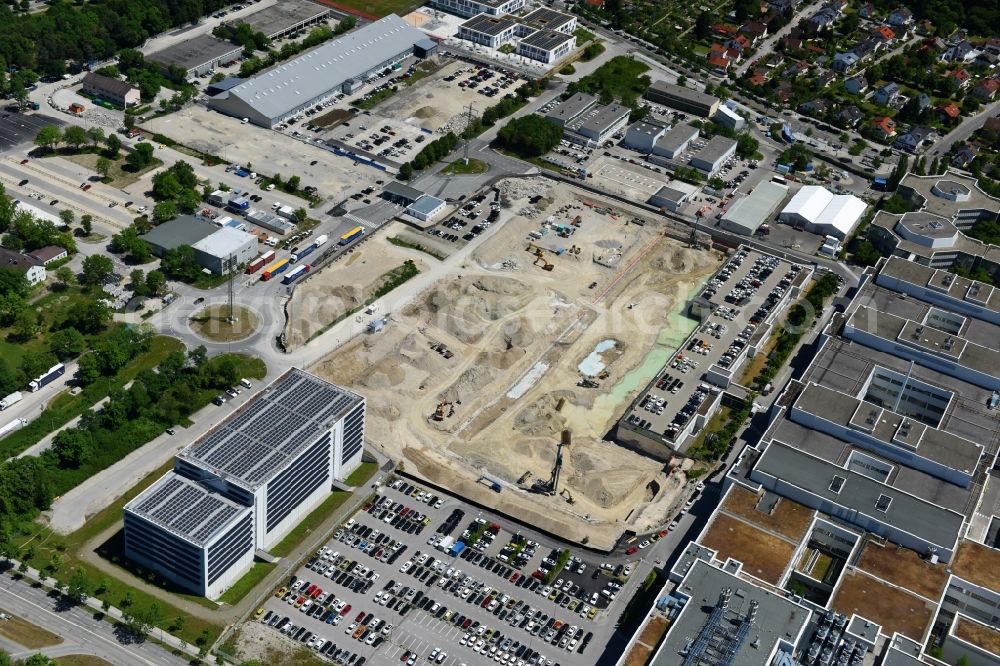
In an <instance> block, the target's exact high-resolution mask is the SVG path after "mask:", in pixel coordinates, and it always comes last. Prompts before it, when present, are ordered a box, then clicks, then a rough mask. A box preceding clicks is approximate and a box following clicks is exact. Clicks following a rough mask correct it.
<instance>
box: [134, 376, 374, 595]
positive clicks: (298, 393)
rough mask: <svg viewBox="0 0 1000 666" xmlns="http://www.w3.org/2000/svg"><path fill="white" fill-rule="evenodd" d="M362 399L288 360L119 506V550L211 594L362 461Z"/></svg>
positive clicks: (230, 581)
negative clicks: (121, 527)
mask: <svg viewBox="0 0 1000 666" xmlns="http://www.w3.org/2000/svg"><path fill="white" fill-rule="evenodd" d="M364 426H365V400H364V398H362V397H361V396H359V395H357V394H354V393H351V392H350V391H347V390H345V389H342V388H340V387H338V386H335V385H333V384H330V383H329V382H326V381H323V380H321V379H319V378H317V377H314V376H313V375H311V374H309V373H307V372H304V371H302V370H299V369H297V368H293V369H291V370H289V371H288V372H286V373H285V374H284V375H282V376H281V377H280V378H278V379H277V380H275V381H274V383H273V384H271V385H270V386H268V387H267V388H265V389H264V390H263V391H261V392H260V393H259V394H257V395H256V396H254V397H253V398H252V399H251V400H249V401H247V403H246V404H244V405H243V406H242V407H240V408H239V409H238V410H236V411H235V412H234V413H233V414H231V415H230V416H229V417H228V418H226V419H225V420H224V421H222V423H220V424H219V425H218V426H216V427H215V428H213V429H212V430H210V431H209V432H207V433H205V434H204V435H203V436H202V437H200V438H199V439H198V440H197V441H195V442H194V443H193V444H191V445H190V446H188V447H187V448H185V449H184V450H183V451H181V452H180V453H179V454H177V456H176V458H175V460H174V469H173V471H171V472H169V473H168V474H166V475H165V476H164V477H163V478H162V479H160V480H159V481H157V482H156V483H154V484H153V485H152V486H150V487H149V488H148V489H147V490H146V491H144V492H143V493H142V494H140V495H139V496H138V497H136V498H135V499H134V500H132V501H131V502H129V503H128V504H127V505H126V506H125V555H126V557H128V558H129V559H131V560H133V561H135V562H137V563H138V564H141V565H143V566H145V567H147V568H149V569H152V570H154V571H156V572H158V573H160V574H161V575H163V576H165V577H167V578H169V579H170V580H172V581H174V582H175V583H177V584H178V585H180V586H182V587H184V588H185V589H189V590H191V591H193V592H195V593H197V594H202V595H204V596H206V597H209V598H216V597H218V596H219V595H221V594H222V593H223V592H225V591H226V590H227V589H228V588H229V587H230V586H231V585H232V584H233V583H235V582H236V581H237V580H239V578H240V576H242V575H243V574H244V573H246V571H247V570H248V569H249V568H250V566H251V565H252V563H253V558H254V552H255V551H256V550H258V549H260V550H265V551H266V550H267V549H268V548H271V547H272V546H274V545H275V544H276V543H277V542H278V541H280V540H281V538H282V537H284V536H285V535H286V534H287V533H288V532H289V531H290V530H291V529H292V528H293V527H294V526H295V525H296V524H298V522H299V521H300V520H301V519H302V518H303V517H305V516H306V515H307V514H308V513H309V512H310V511H312V510H313V509H315V508H316V506H318V505H319V504H320V503H321V502H322V501H323V500H324V499H325V498H326V497H327V496H328V495H329V494H330V492H331V491H332V489H333V482H334V481H335V480H342V479H344V478H346V477H347V476H348V475H349V474H350V473H351V472H352V471H354V470H355V469H357V467H358V466H359V465H360V464H361V455H362V451H363V447H364Z"/></svg>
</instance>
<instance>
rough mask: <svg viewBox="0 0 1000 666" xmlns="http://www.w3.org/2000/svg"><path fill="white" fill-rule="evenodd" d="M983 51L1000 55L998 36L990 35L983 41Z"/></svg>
mask: <svg viewBox="0 0 1000 666" xmlns="http://www.w3.org/2000/svg"><path fill="white" fill-rule="evenodd" d="M983 52H984V53H992V54H993V55H996V56H1000V37H990V38H989V39H987V40H986V41H985V42H983Z"/></svg>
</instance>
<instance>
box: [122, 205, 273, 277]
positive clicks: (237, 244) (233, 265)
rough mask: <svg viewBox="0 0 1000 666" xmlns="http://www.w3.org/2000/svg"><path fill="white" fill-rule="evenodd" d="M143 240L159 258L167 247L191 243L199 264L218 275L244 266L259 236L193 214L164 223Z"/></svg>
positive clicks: (253, 252) (168, 248)
mask: <svg viewBox="0 0 1000 666" xmlns="http://www.w3.org/2000/svg"><path fill="white" fill-rule="evenodd" d="M142 239H143V240H144V241H146V242H147V243H149V246H150V248H151V249H152V251H153V254H154V255H156V256H158V257H162V256H163V254H164V253H165V252H167V251H168V250H175V249H177V248H178V247H180V246H182V245H190V246H191V248H192V249H193V250H194V256H195V261H197V262H198V265H199V266H201V267H202V268H204V269H206V270H209V271H211V272H212V273H215V274H216V275H222V274H224V273H229V272H231V271H233V270H235V269H237V268H239V267H240V266H245V265H246V264H247V262H249V261H250V260H251V259H253V258H254V257H255V256H257V239H256V238H255V237H254V236H253V235H252V234H248V233H247V232H245V231H243V230H242V229H237V228H236V227H235V226H224V227H222V228H221V229H220V228H219V227H218V226H217V225H215V224H212V223H211V222H210V221H209V220H207V219H205V218H201V217H197V216H194V215H181V216H180V217H178V218H176V219H174V220H170V221H169V222H164V223H163V224H161V225H159V226H158V227H156V228H154V229H153V230H152V231H150V232H149V233H148V234H145V235H143V237H142Z"/></svg>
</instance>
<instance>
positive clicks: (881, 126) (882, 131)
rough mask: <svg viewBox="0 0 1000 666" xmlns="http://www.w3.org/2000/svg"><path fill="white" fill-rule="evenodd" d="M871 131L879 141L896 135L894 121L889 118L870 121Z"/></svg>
mask: <svg viewBox="0 0 1000 666" xmlns="http://www.w3.org/2000/svg"><path fill="white" fill-rule="evenodd" d="M872 129H873V130H874V131H875V136H877V137H879V138H880V139H882V140H886V139H891V138H892V137H893V136H895V135H896V121H895V120H893V119H892V118H890V117H889V116H885V117H884V118H876V119H875V120H873V121H872Z"/></svg>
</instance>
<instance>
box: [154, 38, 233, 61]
mask: <svg viewBox="0 0 1000 666" xmlns="http://www.w3.org/2000/svg"><path fill="white" fill-rule="evenodd" d="M242 51H243V47H241V46H236V45H235V44H233V43H232V42H227V41H225V40H223V39H219V38H218V37H213V36H212V35H209V34H204V35H198V36H197V37H192V38H191V39H186V40H184V41H183V42H178V43H177V44H174V45H173V46H168V47H167V48H165V49H163V50H162V51H157V52H156V53H151V54H149V55H148V56H146V60H149V61H151V62H156V63H159V64H161V65H163V66H164V67H166V66H168V65H177V66H178V67H182V68H184V69H185V70H188V69H195V68H197V67H200V66H201V65H204V64H205V63H207V62H212V61H213V60H217V59H219V58H222V57H223V56H225V55H229V54H234V55H239V54H240V53H241V52H242Z"/></svg>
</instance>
